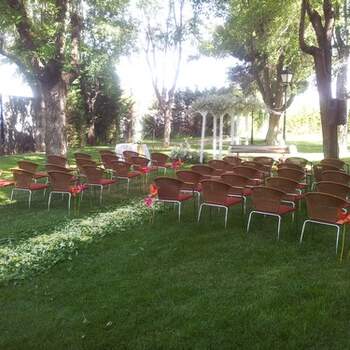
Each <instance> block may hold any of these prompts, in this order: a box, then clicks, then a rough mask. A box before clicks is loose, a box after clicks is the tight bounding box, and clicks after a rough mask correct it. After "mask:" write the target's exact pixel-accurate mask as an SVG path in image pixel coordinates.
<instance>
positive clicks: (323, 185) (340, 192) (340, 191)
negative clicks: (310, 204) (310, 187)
mask: <svg viewBox="0 0 350 350" xmlns="http://www.w3.org/2000/svg"><path fill="white" fill-rule="evenodd" d="M316 191H317V192H322V193H327V194H331V195H333V196H337V197H340V198H343V199H344V200H346V201H347V200H348V198H349V196H350V187H349V186H346V185H343V184H341V183H337V182H333V181H320V182H318V183H317V184H316Z"/></svg>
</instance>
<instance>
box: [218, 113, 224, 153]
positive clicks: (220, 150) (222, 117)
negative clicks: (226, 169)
mask: <svg viewBox="0 0 350 350" xmlns="http://www.w3.org/2000/svg"><path fill="white" fill-rule="evenodd" d="M223 137H224V115H223V114H222V115H220V130H219V159H222V143H223Z"/></svg>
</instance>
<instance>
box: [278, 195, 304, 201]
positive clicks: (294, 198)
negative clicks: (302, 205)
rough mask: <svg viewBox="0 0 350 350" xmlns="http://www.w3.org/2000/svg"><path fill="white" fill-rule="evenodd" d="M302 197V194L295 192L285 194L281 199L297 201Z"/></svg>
mask: <svg viewBox="0 0 350 350" xmlns="http://www.w3.org/2000/svg"><path fill="white" fill-rule="evenodd" d="M303 198H304V195H302V194H299V193H296V194H287V195H286V196H283V200H285V201H291V202H299V201H301V200H302V199H303Z"/></svg>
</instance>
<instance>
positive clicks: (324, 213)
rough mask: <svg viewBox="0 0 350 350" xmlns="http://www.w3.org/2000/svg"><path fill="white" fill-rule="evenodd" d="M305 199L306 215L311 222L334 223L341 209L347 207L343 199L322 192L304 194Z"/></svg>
mask: <svg viewBox="0 0 350 350" xmlns="http://www.w3.org/2000/svg"><path fill="white" fill-rule="evenodd" d="M305 198H306V208H307V214H308V217H309V218H310V219H311V220H317V221H326V222H330V223H336V222H337V221H338V220H339V214H340V212H341V209H342V208H344V207H345V206H346V205H347V202H346V201H345V200H344V199H343V198H340V197H337V196H333V195H331V194H327V193H322V192H309V193H306V194H305Z"/></svg>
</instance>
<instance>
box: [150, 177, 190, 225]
mask: <svg viewBox="0 0 350 350" xmlns="http://www.w3.org/2000/svg"><path fill="white" fill-rule="evenodd" d="M154 182H155V184H156V186H157V188H158V196H157V198H156V200H155V201H156V202H161V203H174V204H177V205H178V219H179V221H181V207H182V203H183V202H185V201H187V200H189V199H192V198H193V195H192V194H185V193H181V190H182V188H183V186H184V183H183V182H182V181H181V180H179V179H174V178H172V177H166V176H161V177H157V178H156V179H155V180H154Z"/></svg>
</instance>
